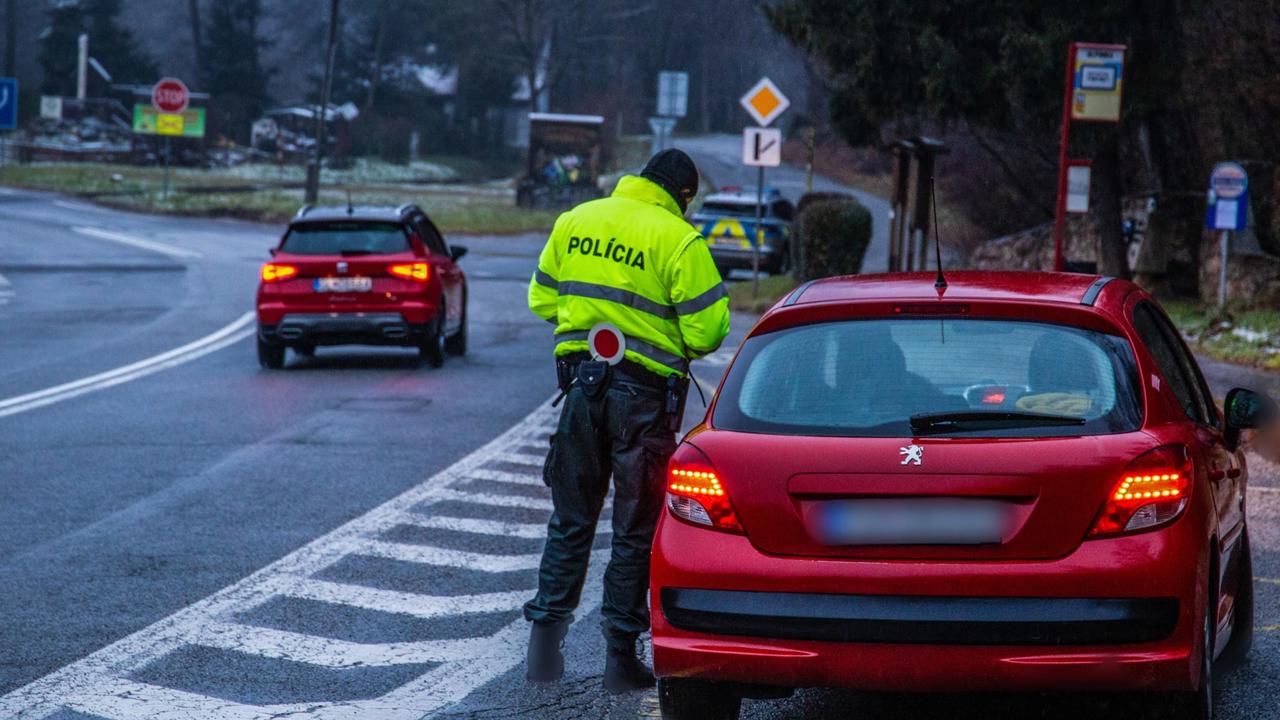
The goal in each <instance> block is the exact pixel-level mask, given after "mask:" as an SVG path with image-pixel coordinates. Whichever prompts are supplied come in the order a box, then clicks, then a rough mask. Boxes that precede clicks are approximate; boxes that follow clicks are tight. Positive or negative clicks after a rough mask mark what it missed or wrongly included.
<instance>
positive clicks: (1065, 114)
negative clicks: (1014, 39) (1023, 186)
mask: <svg viewBox="0 0 1280 720" xmlns="http://www.w3.org/2000/svg"><path fill="white" fill-rule="evenodd" d="M1075 62H1076V43H1071V44H1070V45H1068V46H1067V78H1066V85H1065V87H1064V88H1063V90H1062V139H1061V141H1060V143H1059V145H1060V147H1059V149H1058V202H1057V203H1056V205H1055V206H1054V207H1055V209H1054V216H1053V269H1054V270H1056V271H1057V272H1062V271H1064V270H1066V269H1067V259H1066V257H1065V256H1064V255H1063V252H1062V240H1063V234H1064V232H1065V231H1066V225H1067V141H1068V140H1069V139H1070V137H1071V90H1072V89H1073V86H1074V85H1075Z"/></svg>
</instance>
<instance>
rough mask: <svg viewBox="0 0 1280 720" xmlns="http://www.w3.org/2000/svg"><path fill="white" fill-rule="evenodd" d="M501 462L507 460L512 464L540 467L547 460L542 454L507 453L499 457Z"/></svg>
mask: <svg viewBox="0 0 1280 720" xmlns="http://www.w3.org/2000/svg"><path fill="white" fill-rule="evenodd" d="M498 461H499V462H507V463H511V464H512V465H528V466H530V467H536V468H540V467H542V463H543V462H545V461H546V457H544V456H542V455H530V454H529V453H518V452H515V453H505V454H503V455H502V456H501V457H499V458H498Z"/></svg>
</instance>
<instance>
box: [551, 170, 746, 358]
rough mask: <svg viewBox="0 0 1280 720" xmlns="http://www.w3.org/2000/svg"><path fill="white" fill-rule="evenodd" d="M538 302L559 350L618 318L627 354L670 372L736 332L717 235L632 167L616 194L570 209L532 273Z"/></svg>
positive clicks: (581, 345)
mask: <svg viewBox="0 0 1280 720" xmlns="http://www.w3.org/2000/svg"><path fill="white" fill-rule="evenodd" d="M529 309H530V310H532V311H533V312H534V314H535V315H537V316H538V317H540V318H542V319H544V320H548V321H550V322H554V323H555V324H556V331H555V332H556V356H557V357H559V356H561V355H567V354H569V353H573V352H581V351H586V350H587V333H588V332H589V331H590V330H591V328H592V327H594V326H595V325H596V324H597V323H601V322H609V323H613V324H614V325H616V326H617V327H618V329H619V330H621V331H622V334H623V335H625V336H626V341H627V351H626V356H625V357H626V358H627V359H628V360H632V361H634V362H637V363H639V364H641V365H643V366H644V367H645V368H647V369H649V370H652V371H653V372H655V373H657V374H659V375H662V376H668V375H683V374H684V373H686V372H687V371H688V367H689V363H688V361H689V360H692V359H694V358H697V357H701V356H703V355H706V354H707V353H710V352H713V351H715V349H716V348H718V347H720V343H721V342H722V341H723V340H724V338H725V336H726V335H728V334H729V294H728V292H727V291H726V290H725V288H724V283H723V282H722V281H721V279H720V272H719V271H718V270H716V266H715V263H714V262H712V260H711V251H710V250H708V249H707V243H706V241H705V240H704V239H703V238H702V236H701V235H700V234H699V233H698V231H697V230H694V229H693V227H692V226H691V225H689V223H687V222H685V220H684V218H683V217H682V216H681V214H680V206H679V205H677V204H676V201H675V199H674V198H672V197H671V195H669V194H668V193H667V191H666V190H663V189H662V188H661V187H660V186H659V185H657V184H656V183H653V182H651V181H649V180H646V179H644V178H641V177H635V176H631V175H628V176H626V177H623V178H622V179H621V180H620V181H619V182H618V187H617V188H616V189H615V190H614V191H613V195H612V196H610V197H607V198H601V199H599V200H592V201H591V202H588V203H584V204H582V205H579V206H578V207H576V208H574V209H572V210H570V211H568V212H565V213H563V214H562V215H560V217H559V219H557V220H556V225H555V229H554V230H552V231H551V238H550V239H549V240H547V245H546V247H545V248H543V250H542V256H541V257H540V258H539V259H538V269H537V271H535V272H534V274H533V279H532V280H531V281H530V283H529Z"/></svg>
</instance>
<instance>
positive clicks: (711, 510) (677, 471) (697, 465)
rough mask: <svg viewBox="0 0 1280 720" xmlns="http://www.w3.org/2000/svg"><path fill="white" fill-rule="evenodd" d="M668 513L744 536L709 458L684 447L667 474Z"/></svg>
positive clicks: (693, 448)
mask: <svg viewBox="0 0 1280 720" xmlns="http://www.w3.org/2000/svg"><path fill="white" fill-rule="evenodd" d="M667 509H668V510H670V511H671V514H672V515H674V516H675V517H677V518H679V519H681V520H683V521H685V522H687V523H691V524H693V525H700V526H702V527H708V528H712V529H714V530H721V531H724V532H731V533H738V534H742V533H743V530H742V523H741V522H739V521H738V515H737V513H735V512H734V511H733V504H732V503H731V502H729V494H728V492H727V491H726V490H725V489H724V486H723V485H721V484H720V477H719V476H718V475H716V471H715V469H714V468H712V467H711V463H710V462H709V461H708V460H707V458H706V456H705V455H703V454H702V452H700V451H699V450H698V449H697V448H695V447H693V446H692V445H682V446H680V448H679V449H678V450H677V451H676V454H675V455H674V456H673V457H672V458H671V464H670V466H669V467H668V470H667Z"/></svg>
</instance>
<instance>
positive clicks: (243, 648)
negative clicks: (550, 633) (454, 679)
mask: <svg viewBox="0 0 1280 720" xmlns="http://www.w3.org/2000/svg"><path fill="white" fill-rule="evenodd" d="M193 643H194V644H196V645H203V646H205V647H215V648H222V649H224V650H231V651H233V652H240V653H245V654H246V655H257V656H259V657H268V658H276V659H279V660H292V661H294V662H304V663H310V664H312V665H319V666H321V667H329V668H349V667H385V666H387V665H409V664H413V663H436V662H451V661H457V660H463V659H467V658H473V657H476V652H477V651H478V650H479V651H483V650H484V649H486V648H484V645H485V643H483V642H476V641H475V640H420V641H416V642H396V643H357V642H350V641H347V640H337V639H334V638H327V637H318V636H315V635H304V634H302V633H295V632H289V631H287V630H276V629H274V628H264V627H254V626H251V625H240V624H238V623H212V624H210V625H206V626H205V627H204V628H202V629H201V632H200V635H199V636H198V637H196V638H195V640H194V641H193Z"/></svg>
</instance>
